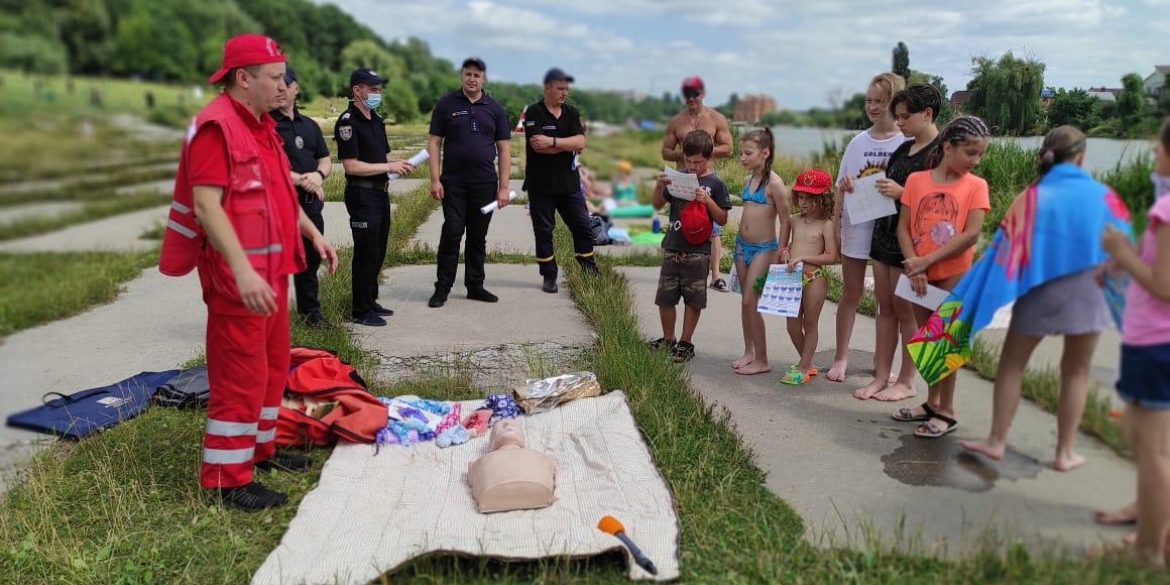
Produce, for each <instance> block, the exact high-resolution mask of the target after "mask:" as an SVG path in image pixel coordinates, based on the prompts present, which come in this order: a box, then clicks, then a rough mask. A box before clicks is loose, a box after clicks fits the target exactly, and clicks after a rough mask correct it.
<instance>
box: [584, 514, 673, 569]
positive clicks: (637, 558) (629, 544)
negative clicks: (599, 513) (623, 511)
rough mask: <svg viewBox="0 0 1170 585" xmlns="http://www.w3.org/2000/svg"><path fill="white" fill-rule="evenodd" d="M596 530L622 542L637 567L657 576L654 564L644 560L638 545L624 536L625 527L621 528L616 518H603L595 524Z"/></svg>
mask: <svg viewBox="0 0 1170 585" xmlns="http://www.w3.org/2000/svg"><path fill="white" fill-rule="evenodd" d="M597 528H599V529H601V531H602V532H608V533H609V534H612V535H614V536H616V537H618V540H620V541H622V544H624V545H626V548H627V549H629V550H630V554H631V555H633V557H634V562H635V563H638V566H639V567H642V568H643V569H645V570H646V572H647V573H650V574H651V575H657V574H658V569H657V568H656V567H655V566H654V563H652V562H650V559H648V558H646V555H645V554H643V553H642V549H640V548H638V545H636V544H634V541H632V540H630V537H628V536H626V527H625V526H622V523H621V522H618V520H617V518H614V517H613V516H605V517H603V518H602V519H601V521H600V522H598V523H597Z"/></svg>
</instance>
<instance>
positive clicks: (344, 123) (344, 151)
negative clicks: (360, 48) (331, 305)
mask: <svg viewBox="0 0 1170 585" xmlns="http://www.w3.org/2000/svg"><path fill="white" fill-rule="evenodd" d="M385 83H386V80H385V79H384V78H382V77H379V76H378V74H377V73H376V72H374V71H373V70H370V69H357V70H355V71H354V72H353V73H352V74H350V76H349V86H350V87H349V89H350V96H351V97H352V99H351V100H350V102H349V108H348V109H346V110H345V111H344V112H342V114H341V117H340V118H338V119H337V125H336V126H335V127H334V129H333V137H334V139H335V140H336V141H337V158H339V159H341V165H342V166H343V167H344V168H345V208H346V210H348V211H349V226H350V229H352V230H353V307H352V317H353V322H354V323H358V324H360V325H370V326H376V327H380V326H383V325H385V324H386V320H385V319H383V318H382V317H383V316H389V315H393V314H394V311H391V310H390V309H387V308H385V307H383V306H382V305H379V304H378V275H379V274H380V273H381V272H382V263H383V262H384V261H385V259H386V245H387V243H388V242H389V239H390V199H389V197H388V196H387V194H386V188H387V186H388V185H389V182H390V181H389V177H388V176H387V175H388V174H389V173H396V174H399V175H405V174H407V173H409V172H410V171H411V170H413V167H412V166H411V164H410V163H409V162H407V161H391V160H390V141H389V140H387V138H386V126H385V124H384V123H383V122H382V118H381V117H380V116H379V115H378V114H377V112H376V111H375V110H377V109H378V105H379V104H381V103H382V86H383V85H384V84H385Z"/></svg>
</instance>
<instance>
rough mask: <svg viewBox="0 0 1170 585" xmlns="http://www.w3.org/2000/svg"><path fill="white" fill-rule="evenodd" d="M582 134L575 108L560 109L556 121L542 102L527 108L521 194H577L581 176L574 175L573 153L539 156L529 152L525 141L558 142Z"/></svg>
mask: <svg viewBox="0 0 1170 585" xmlns="http://www.w3.org/2000/svg"><path fill="white" fill-rule="evenodd" d="M584 133H585V128H584V127H583V126H582V125H581V116H580V115H579V114H577V108H574V107H573V106H572V105H570V104H568V103H566V104H564V105H562V106H561V117H560V118H557V117H554V116H553V115H552V112H549V111H548V108H547V107H546V106H545V105H544V101H543V100H541V101H539V102H536V103H535V104H532V105H531V106H528V110H527V111H526V112H525V114H524V152H525V155H526V156H527V164H526V165H525V166H524V190H525V191H529V192H535V193H554V194H565V193H576V192H577V191H580V190H581V175H580V174H579V172H578V171H577V165H576V157H577V155H576V153H573V152H558V153H556V154H540V153H538V152H536V151H535V150H533V149H532V144H531V143H530V142H528V138H530V137H532V136H539V135H544V136H555V137H556V138H558V139H560V138H569V137H571V136H576V135H578V134H584ZM558 146H559V145H558Z"/></svg>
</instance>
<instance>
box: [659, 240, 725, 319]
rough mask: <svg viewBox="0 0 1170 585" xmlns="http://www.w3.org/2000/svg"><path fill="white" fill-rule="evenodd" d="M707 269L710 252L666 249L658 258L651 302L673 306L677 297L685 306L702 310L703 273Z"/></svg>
mask: <svg viewBox="0 0 1170 585" xmlns="http://www.w3.org/2000/svg"><path fill="white" fill-rule="evenodd" d="M710 271H711V255H710V254H701V253H694V252H673V251H670V250H667V251H666V255H665V256H663V258H662V272H661V273H660V274H659V276H658V294H657V295H656V296H655V297H654V304H656V305H658V306H660V307H673V306H675V305H677V304H678V301H679V299H680V298H681V299H682V300H683V302H684V303H686V305H687V306H688V307H694V308H696V309H706V308H707V274H708V273H709V272H710Z"/></svg>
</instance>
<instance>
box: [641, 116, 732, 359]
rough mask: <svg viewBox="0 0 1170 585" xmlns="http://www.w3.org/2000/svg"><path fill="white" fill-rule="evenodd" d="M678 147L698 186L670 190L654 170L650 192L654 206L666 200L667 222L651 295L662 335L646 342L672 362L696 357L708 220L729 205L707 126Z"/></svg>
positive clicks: (722, 220) (722, 216) (723, 217)
mask: <svg viewBox="0 0 1170 585" xmlns="http://www.w3.org/2000/svg"><path fill="white" fill-rule="evenodd" d="M682 150H683V164H684V165H685V168H686V171H687V172H688V173H692V174H695V175H698V178H699V187H698V188H697V189H695V192H694V194H693V196H692V197H689V198H685V199H684V198H683V197H681V196H675V195H672V194H671V193H670V191H669V190H668V187H669V185H670V184H671V181H670V179H669V178H667V176H666V173H663V174H661V175H658V180H657V181H656V182H655V184H654V195H653V204H654V207H655V208H659V207H662V206H663V205H665V204H666V203H667V202H669V203H670V223H669V225H667V226H666V227H667V229H666V237H665V238H664V239H663V240H662V248H663V249H664V251H665V254H664V255H663V257H662V270H661V272H660V273H659V276H658V292H657V294H656V296H655V298H654V304H656V305H658V315H659V317H660V318H661V320H662V337H660V338H658V339H655V340H654V341H651V342H650V347H652V348H654V349H666V350H670V352H671V353H672V354H673V356H674V361H675V362H676V363H683V362H688V361H690V360H691V358H693V357H695V345H694V344H693V343H692V342H691V338H692V337H693V336H694V334H695V328H696V327H697V326H698V324H699V315H700V313H702V311H703V309H705V308H707V273H708V272H709V271H710V268H711V266H710V265H711V262H712V258H711V232H712V227H711V226H712V222H714V223H715V224H718V225H724V224H726V223H727V211H728V210H730V209H731V200H730V198H728V196H727V186H726V185H724V184H723V181H722V180H721V179H720V178H719V177H717V176H715V173H714V172H713V171H712V170H711V156H712V154H713V153H714V150H715V141H714V140H713V139H712V138H711V135H710V134H708V133H707V132H706V131H705V130H692V131H691V132H689V133H688V134H687V135H686V137H685V138H684V139H683V148H682ZM688 195H689V194H688ZM689 199H693V201H691V200H689ZM716 261H717V260H716ZM679 299H682V301H683V303H684V304H685V305H686V307H685V309H684V312H683V330H682V336H681V337H680V338H678V339H677V340H676V339H675V320H676V319H677V310H676V309H675V307H676V306H677V305H678V301H679Z"/></svg>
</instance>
